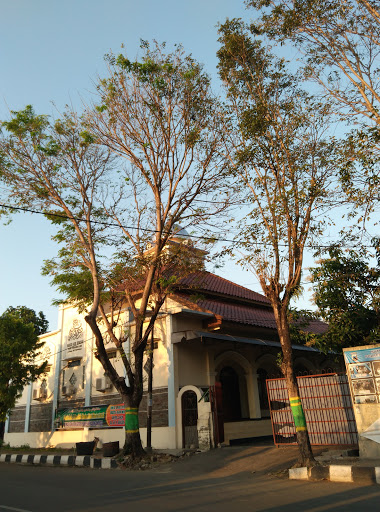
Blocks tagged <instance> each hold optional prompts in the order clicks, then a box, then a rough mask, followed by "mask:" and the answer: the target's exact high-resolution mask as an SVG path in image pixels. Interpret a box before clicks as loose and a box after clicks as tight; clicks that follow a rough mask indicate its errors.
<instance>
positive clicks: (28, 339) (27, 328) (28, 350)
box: [0, 306, 46, 421]
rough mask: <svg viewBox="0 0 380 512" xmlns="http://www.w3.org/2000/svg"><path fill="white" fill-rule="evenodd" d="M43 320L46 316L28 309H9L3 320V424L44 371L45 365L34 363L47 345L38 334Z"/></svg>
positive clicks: (0, 409)
mask: <svg viewBox="0 0 380 512" xmlns="http://www.w3.org/2000/svg"><path fill="white" fill-rule="evenodd" d="M42 318H44V315H43V313H41V312H40V315H39V316H37V314H36V313H35V312H34V311H33V310H32V309H29V308H27V307H25V306H21V307H18V308H8V309H7V310H6V311H5V312H4V313H3V314H2V315H1V316H0V421H4V420H5V418H6V415H7V414H8V412H9V411H10V410H11V409H12V408H13V407H14V405H15V402H16V400H17V398H18V397H19V396H20V395H21V392H22V390H23V388H24V387H25V386H26V385H27V384H28V383H29V382H31V381H33V380H35V379H37V378H38V376H39V375H41V374H42V373H43V372H44V371H45V367H46V361H45V362H44V363H42V364H41V365H36V364H35V362H34V361H35V358H36V357H37V356H38V355H40V349H41V348H42V346H43V345H44V343H43V342H40V341H39V339H38V335H37V332H36V331H37V330H38V329H40V326H41V323H40V320H41V319H42ZM31 319H32V320H31ZM30 320H31V321H30ZM35 320H37V322H36V324H35V323H34V321H35Z"/></svg>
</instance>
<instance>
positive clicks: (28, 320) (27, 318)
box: [3, 306, 49, 336]
mask: <svg viewBox="0 0 380 512" xmlns="http://www.w3.org/2000/svg"><path fill="white" fill-rule="evenodd" d="M3 315H7V316H8V315H10V316H13V317H15V318H19V319H20V320H22V321H23V322H24V324H33V326H34V332H35V333H36V335H37V336H40V335H41V334H45V332H47V331H48V329H49V322H48V321H47V320H46V317H45V315H44V314H43V312H42V311H39V312H38V313H37V312H36V311H34V309H31V308H28V307H27V306H17V307H13V306H9V307H8V308H7V309H6V310H5V311H4V313H3Z"/></svg>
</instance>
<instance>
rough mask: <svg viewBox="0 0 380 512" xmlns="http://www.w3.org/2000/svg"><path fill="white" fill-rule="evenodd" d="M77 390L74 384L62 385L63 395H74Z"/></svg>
mask: <svg viewBox="0 0 380 512" xmlns="http://www.w3.org/2000/svg"><path fill="white" fill-rule="evenodd" d="M76 392H77V388H76V387H74V386H62V395H63V396H73V395H75V393H76Z"/></svg>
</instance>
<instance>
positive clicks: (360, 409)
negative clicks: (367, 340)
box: [343, 345, 380, 458]
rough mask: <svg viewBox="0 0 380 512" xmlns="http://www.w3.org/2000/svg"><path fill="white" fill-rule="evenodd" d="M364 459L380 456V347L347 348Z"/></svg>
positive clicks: (361, 451)
mask: <svg viewBox="0 0 380 512" xmlns="http://www.w3.org/2000/svg"><path fill="white" fill-rule="evenodd" d="M343 355H344V359H345V363H346V368H347V375H348V377H349V381H350V387H351V393H352V401H353V403H354V414H355V420H356V425H357V427H358V434H359V451H360V456H361V457H370V458H376V457H380V345H367V346H365V347H351V348H344V349H343Z"/></svg>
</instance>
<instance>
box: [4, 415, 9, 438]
mask: <svg viewBox="0 0 380 512" xmlns="http://www.w3.org/2000/svg"><path fill="white" fill-rule="evenodd" d="M8 432H9V414H8V415H7V417H6V420H5V427H4V434H8Z"/></svg>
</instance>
